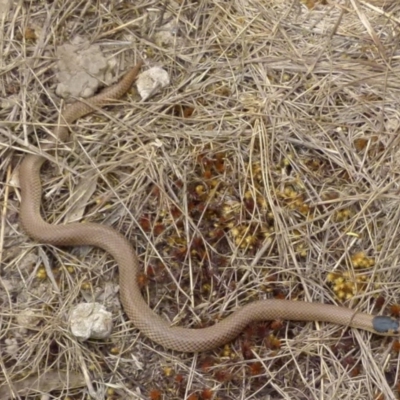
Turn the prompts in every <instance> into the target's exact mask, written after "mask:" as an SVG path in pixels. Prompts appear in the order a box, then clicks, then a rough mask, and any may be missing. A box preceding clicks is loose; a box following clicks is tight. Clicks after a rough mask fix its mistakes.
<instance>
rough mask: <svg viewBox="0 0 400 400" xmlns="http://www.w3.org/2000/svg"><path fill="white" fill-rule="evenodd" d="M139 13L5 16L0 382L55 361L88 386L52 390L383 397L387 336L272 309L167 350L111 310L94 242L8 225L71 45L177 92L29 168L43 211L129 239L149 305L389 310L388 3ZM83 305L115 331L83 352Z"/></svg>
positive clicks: (65, 8)
mask: <svg viewBox="0 0 400 400" xmlns="http://www.w3.org/2000/svg"><path fill="white" fill-rule="evenodd" d="M132 3H133V2H132ZM134 3H135V6H133V5H132V4H131V2H124V1H121V2H119V1H118V2H117V1H101V2H94V1H81V0H70V1H68V2H64V1H55V2H49V3H47V2H40V1H32V2H27V1H25V2H20V3H18V4H17V2H15V4H14V5H13V7H11V9H10V12H9V14H8V15H6V16H5V17H4V19H3V20H2V21H3V22H2V28H3V29H2V36H3V39H4V40H3V43H2V49H1V52H2V57H1V85H0V88H1V95H0V96H1V98H2V104H1V108H0V121H1V122H0V134H1V147H0V151H1V153H0V154H1V157H0V161H1V182H2V185H1V202H0V204H2V205H3V208H2V224H1V231H0V234H1V236H0V240H1V242H0V244H1V250H2V252H1V257H2V264H1V265H2V269H1V277H0V283H1V290H0V294H1V297H0V309H1V314H0V315H1V337H0V351H1V354H0V368H1V373H0V384H1V383H4V382H7V381H9V380H10V379H13V380H14V381H17V380H18V379H22V380H23V379H24V378H25V377H26V376H27V375H28V374H29V373H33V376H40V375H42V374H44V373H45V372H46V371H69V373H70V374H71V377H72V379H71V381H74V382H75V381H79V376H80V377H81V381H83V383H82V382H81V384H83V387H78V388H71V385H70V389H69V390H67V389H65V390H63V391H62V392H57V391H55V392H52V396H53V397H50V398H60V399H67V398H69V399H83V398H85V399H86V398H89V395H90V396H92V397H93V398H98V399H102V398H106V399H136V398H137V399H151V400H159V399H160V400H161V399H183V398H185V399H191V400H196V399H198V400H202V399H203V400H206V399H317V398H318V399H320V398H328V399H332V398H335V399H395V398H398V385H399V384H400V382H399V379H398V373H399V371H398V361H397V359H398V352H399V350H400V346H399V344H398V342H397V341H395V340H394V339H385V338H379V337H375V336H372V335H370V334H369V333H366V332H358V331H355V330H346V329H343V328H342V327H337V326H332V325H329V324H318V323H296V322H287V321H272V322H265V323H262V324H257V325H254V326H250V327H248V328H247V329H246V330H245V331H244V332H243V334H242V335H241V336H240V337H238V338H237V340H235V341H234V342H233V343H229V344H227V345H226V346H225V347H224V348H220V349H215V351H212V352H208V353H206V354H197V355H190V354H189V355H187V354H180V353H174V352H171V351H167V350H165V349H163V348H161V347H159V346H156V345H155V344H154V343H152V342H151V341H150V340H148V339H146V338H145V337H143V336H142V335H141V334H140V333H139V332H138V331H137V330H135V328H134V327H133V326H131V324H130V323H129V321H128V320H127V319H126V317H125V316H124V314H123V310H122V309H121V307H120V305H119V302H118V296H117V289H118V270H117V268H116V266H115V264H114V262H113V260H112V259H109V258H108V257H107V255H106V254H104V252H102V251H97V250H93V249H91V248H73V249H58V248H52V247H49V246H47V247H46V246H40V245H38V244H36V243H34V242H32V241H31V240H30V239H29V238H27V237H26V236H25V235H24V233H23V232H22V231H21V228H20V226H19V223H18V210H19V191H18V188H17V187H16V184H17V182H16V171H17V168H18V164H19V162H20V161H21V159H22V157H23V155H24V154H25V153H26V152H30V151H34V152H36V151H40V149H39V147H38V146H39V144H40V140H41V139H42V138H43V137H44V136H45V135H46V134H47V132H49V131H51V129H52V126H54V124H55V123H57V117H58V110H59V109H60V108H61V102H60V100H59V99H58V98H57V97H56V96H55V95H54V88H55V85H56V79H55V71H54V65H55V52H56V48H57V46H59V45H61V44H62V43H64V42H65V41H68V40H70V39H71V38H73V37H75V36H76V35H80V36H84V37H85V38H86V39H89V40H90V41H92V42H93V43H96V44H100V45H101V47H102V49H103V51H104V53H105V54H106V55H107V56H108V57H110V58H113V57H117V59H118V66H119V71H123V70H126V69H127V68H128V67H130V66H131V65H132V64H134V63H135V61H136V60H137V59H138V58H139V57H140V58H143V59H144V60H145V64H146V66H145V68H148V67H150V66H154V65H158V66H163V67H164V68H165V69H166V70H168V72H169V73H170V76H171V85H170V87H169V88H167V89H165V90H163V91H162V93H159V94H158V95H157V96H156V97H154V98H152V99H151V100H150V101H147V102H140V101H138V98H137V96H135V94H131V95H130V96H127V97H125V98H124V100H123V101H121V102H120V104H119V105H118V106H113V107H110V108H108V109H107V110H106V112H105V113H101V114H100V113H99V114H97V115H96V116H91V117H89V118H86V119H81V120H79V121H78V122H77V124H76V125H74V126H73V127H72V132H73V137H74V147H73V149H70V150H69V151H68V152H66V151H60V154H59V157H58V159H57V161H58V164H59V166H57V165H55V163H47V164H46V167H45V168H44V169H43V171H42V181H43V183H44V189H45V194H44V197H43V212H44V214H45V216H46V219H47V220H48V221H51V222H53V223H64V222H68V221H71V220H79V221H82V222H84V221H92V222H100V223H104V224H109V225H112V226H113V227H114V228H115V229H117V230H118V231H120V232H123V233H124V234H125V235H126V236H127V237H128V238H130V240H131V241H132V243H133V245H134V246H135V248H136V249H137V251H138V253H139V255H140V259H141V261H142V264H143V275H141V276H140V277H139V279H140V280H141V284H142V285H143V295H144V296H145V298H146V299H147V300H148V302H149V304H150V305H151V307H152V308H154V309H155V310H156V311H157V312H158V313H159V314H160V315H163V317H164V318H168V319H170V320H171V321H172V322H173V323H174V324H177V325H181V326H186V327H201V326H207V325H210V324H213V323H214V322H215V321H217V320H219V319H221V318H223V317H224V316H226V315H228V314H229V312H230V310H232V309H234V308H236V307H237V306H239V305H241V304H246V303H248V302H250V301H252V300H256V299H262V298H266V297H279V298H291V299H298V300H300V301H313V302H326V303H334V302H337V303H343V304H346V305H348V306H349V307H352V308H356V309H358V310H361V311H364V312H374V313H377V312H385V313H392V314H393V315H397V314H399V307H398V306H396V303H398V302H399V298H400V288H399V284H398V282H399V280H400V279H399V278H400V277H399V272H398V259H399V256H400V248H399V236H400V234H399V233H398V226H399V223H400V207H399V205H400V195H399V189H400V188H399V176H400V175H399V171H400V138H399V135H398V132H399V128H400V111H399V110H400V100H399V99H400V62H399V55H400V50H399V48H398V43H399V40H398V36H399V21H400V6H399V5H398V4H396V3H397V2H396V1H389V0H386V1H385V0H381V1H380V0H374V1H361V0H350V1H340V0H337V1H336V0H335V1H334V0H326V1H315V2H311V1H307V2H305V3H300V2H298V1H297V0H294V1H281V0H273V1H270V0H262V1H260V0H250V1H239V0H235V1H211V0H210V1H207V0H204V1H184V0H183V1H182V0H180V1H166V2H163V3H161V2H157V1H148V2H147V1H137V2H134ZM28 143H30V144H28ZM92 300H96V301H98V302H100V303H103V304H104V305H105V306H106V307H107V309H108V310H109V311H111V312H113V315H114V319H115V321H114V323H115V327H114V330H113V334H112V336H111V337H110V338H109V339H108V340H103V341H91V342H90V341H89V342H86V343H79V342H78V341H76V340H75V339H74V338H73V337H72V335H71V334H70V333H69V330H68V325H67V321H68V314H69V311H70V310H71V308H72V306H73V305H74V304H76V303H78V302H81V301H92ZM52 373H54V372H52ZM64 379H65V377H64ZM88 385H89V386H88ZM72 386H73V385H72ZM78 386H80V385H78ZM41 390H42V392H46V391H47V390H51V389H50V388H46V387H42V389H41ZM32 396H34V395H33V394H32ZM67 396H69V397H67ZM2 398H3V396H2ZM21 398H24V397H21ZM32 398H34V397H32ZM37 398H39V397H37Z"/></svg>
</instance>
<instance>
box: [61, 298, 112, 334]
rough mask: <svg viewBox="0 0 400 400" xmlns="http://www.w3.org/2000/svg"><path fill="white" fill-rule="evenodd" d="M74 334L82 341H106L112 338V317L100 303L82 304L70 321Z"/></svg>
mask: <svg viewBox="0 0 400 400" xmlns="http://www.w3.org/2000/svg"><path fill="white" fill-rule="evenodd" d="M69 323H70V327H71V332H72V334H73V335H74V336H75V337H76V338H78V339H80V340H87V339H89V338H91V339H105V338H107V337H109V336H110V334H111V331H112V328H113V323H112V315H111V313H110V312H109V311H107V310H106V309H105V307H104V306H103V305H101V304H99V303H80V304H78V305H77V306H76V307H75V309H74V310H73V311H72V312H71V316H70V319H69Z"/></svg>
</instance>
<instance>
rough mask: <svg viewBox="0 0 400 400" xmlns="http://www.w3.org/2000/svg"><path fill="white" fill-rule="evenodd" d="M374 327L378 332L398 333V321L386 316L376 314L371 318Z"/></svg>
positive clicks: (399, 327)
mask: <svg viewBox="0 0 400 400" xmlns="http://www.w3.org/2000/svg"><path fill="white" fill-rule="evenodd" d="M372 325H373V327H374V329H375V330H376V331H377V332H379V333H391V334H394V333H399V329H400V326H399V321H397V320H396V319H394V318H391V317H387V316H382V315H379V316H376V317H374V319H373V320H372Z"/></svg>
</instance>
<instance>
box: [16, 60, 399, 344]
mask: <svg viewBox="0 0 400 400" xmlns="http://www.w3.org/2000/svg"><path fill="white" fill-rule="evenodd" d="M141 65H142V62H139V63H138V64H137V65H136V66H135V67H134V68H133V69H131V70H130V71H128V72H127V74H126V75H125V76H124V77H123V78H122V79H121V80H120V82H118V83H117V84H115V85H114V86H111V87H109V88H107V89H105V90H103V91H102V92H100V93H99V94H98V95H96V96H94V97H91V98H90V99H87V100H85V101H84V102H83V101H77V102H75V103H74V104H72V105H71V106H70V107H67V108H66V109H65V111H64V112H63V113H62V123H64V125H61V126H58V127H57V128H56V129H55V130H54V133H53V135H52V137H51V138H50V144H47V145H45V146H43V147H42V149H43V150H45V151H51V149H52V148H54V147H55V144H57V142H58V143H60V142H65V141H67V139H68V136H69V132H68V125H70V124H71V123H72V122H74V121H75V120H76V119H78V118H80V117H82V116H84V115H86V114H89V113H91V112H93V111H94V110H95V109H98V108H99V107H102V106H104V105H106V104H107V103H110V101H111V100H114V99H118V98H120V97H122V96H123V95H124V94H125V93H126V92H127V91H128V90H129V88H130V87H131V85H132V83H133V82H134V81H135V79H136V76H137V74H138V71H139V69H140V67H141ZM45 161H46V158H45V157H43V156H42V155H40V154H29V155H27V156H25V158H24V160H23V162H22V164H21V167H20V185H21V213H20V218H21V224H22V226H23V228H24V230H25V231H26V233H27V234H28V235H29V236H30V237H32V238H33V239H35V240H36V241H38V242H40V243H47V244H51V245H54V246H81V245H91V246H96V247H99V248H101V249H103V250H105V251H106V252H108V253H110V254H111V255H112V256H113V257H114V259H115V261H116V262H117V264H118V267H119V283H120V298H121V302H122V305H123V308H124V310H125V312H126V314H127V315H128V317H129V319H130V320H131V321H132V322H133V323H134V325H135V326H136V328H138V329H139V330H140V331H141V332H142V333H143V334H144V335H145V336H147V337H149V338H150V339H152V340H154V341H155V342H157V343H159V344H161V345H162V346H164V347H166V348H169V349H173V350H178V351H182V352H197V351H204V350H209V349H212V348H214V347H217V346H221V345H223V344H225V343H227V342H229V341H231V340H233V339H234V338H235V337H236V336H237V335H238V334H239V333H240V332H241V331H242V330H243V328H245V327H246V325H248V324H249V323H250V322H253V321H263V320H278V319H285V320H296V321H323V322H331V323H334V324H338V325H344V326H349V327H353V328H359V329H364V330H368V331H371V332H373V333H376V334H379V335H385V336H388V335H396V334H398V333H399V323H398V321H397V320H395V319H393V318H391V317H386V316H378V317H376V316H374V315H371V314H365V313H360V312H357V311H354V310H351V309H349V308H346V307H339V306H335V305H327V304H319V303H306V302H300V301H290V300H275V299H272V300H261V301H255V302H253V303H250V304H247V305H246V306H244V307H242V308H239V309H238V310H236V311H235V312H233V313H232V314H231V315H230V316H228V317H227V318H225V319H223V320H222V321H220V322H218V323H216V324H215V325H213V326H210V327H208V328H201V329H186V328H180V327H171V325H170V323H169V322H168V321H166V320H164V319H162V318H161V317H160V316H158V315H157V314H156V313H155V312H154V311H153V310H151V309H150V307H149V306H148V304H147V303H146V301H145V300H144V298H143V297H142V294H141V290H140V287H139V284H138V281H137V276H138V273H139V271H140V267H139V260H138V257H137V255H136V252H135V250H134V249H133V247H132V246H131V244H130V243H129V242H128V240H127V239H125V238H124V237H123V236H122V235H121V234H120V233H118V232H117V231H115V230H114V229H113V228H111V227H108V226H106V225H100V224H94V223H85V224H80V223H71V224H67V225H52V224H48V223H47V222H45V221H44V220H43V218H42V217H41V214H40V204H41V194H42V188H41V182H40V169H41V166H42V165H43V163H44V162H45Z"/></svg>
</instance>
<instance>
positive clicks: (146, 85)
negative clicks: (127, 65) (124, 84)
mask: <svg viewBox="0 0 400 400" xmlns="http://www.w3.org/2000/svg"><path fill="white" fill-rule="evenodd" d="M168 85H169V75H168V72H167V71H165V70H164V69H162V68H160V67H153V68H150V69H148V70H147V71H145V72H142V73H141V74H140V75H139V77H138V79H137V83H136V86H137V89H138V92H139V94H140V96H141V98H142V99H143V100H147V99H148V98H149V97H151V96H154V95H155V94H156V93H157V92H158V91H159V90H160V89H162V88H165V87H166V86H168Z"/></svg>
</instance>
